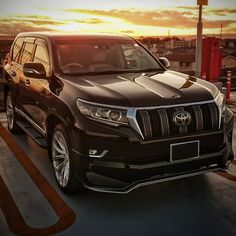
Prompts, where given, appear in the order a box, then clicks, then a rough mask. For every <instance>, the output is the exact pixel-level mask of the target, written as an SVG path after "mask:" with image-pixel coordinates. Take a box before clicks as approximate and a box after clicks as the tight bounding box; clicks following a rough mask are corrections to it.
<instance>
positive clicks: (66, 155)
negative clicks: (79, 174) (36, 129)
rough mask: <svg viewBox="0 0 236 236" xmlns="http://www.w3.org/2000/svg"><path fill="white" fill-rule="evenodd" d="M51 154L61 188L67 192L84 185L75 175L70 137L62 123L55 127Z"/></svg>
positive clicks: (74, 190)
mask: <svg viewBox="0 0 236 236" xmlns="http://www.w3.org/2000/svg"><path fill="white" fill-rule="evenodd" d="M51 155H52V165H53V170H54V174H55V177H56V181H57V183H58V185H59V187H60V189H61V190H62V191H63V192H65V193H73V192H76V191H77V190H78V189H79V187H82V186H81V184H80V183H79V181H78V180H77V178H76V176H75V170H74V167H73V164H72V157H71V146H70V142H69V137H68V135H67V133H66V130H65V128H64V127H63V125H62V124H59V125H57V126H56V127H55V128H54V131H53V134H52V141H51Z"/></svg>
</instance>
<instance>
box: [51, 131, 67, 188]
mask: <svg viewBox="0 0 236 236" xmlns="http://www.w3.org/2000/svg"><path fill="white" fill-rule="evenodd" d="M52 160H53V168H54V172H55V176H56V178H57V181H58V183H59V184H60V186H62V187H65V186H66V185H67V184H68V181H69V176H70V163H69V152H68V148H67V143H66V140H65V138H64V136H63V134H62V132H61V131H56V132H55V133H54V135H53V139H52Z"/></svg>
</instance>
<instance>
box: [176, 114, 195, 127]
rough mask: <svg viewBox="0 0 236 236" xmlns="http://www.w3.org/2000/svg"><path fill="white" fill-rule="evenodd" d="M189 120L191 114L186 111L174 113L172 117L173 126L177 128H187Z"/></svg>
mask: <svg viewBox="0 0 236 236" xmlns="http://www.w3.org/2000/svg"><path fill="white" fill-rule="evenodd" d="M191 119H192V118H191V114H190V113H189V112H187V111H179V112H176V113H175V114H174V116H173V121H174V124H175V125H177V126H187V125H188V124H189V123H190V122H191Z"/></svg>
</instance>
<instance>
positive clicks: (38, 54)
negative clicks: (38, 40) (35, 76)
mask: <svg viewBox="0 0 236 236" xmlns="http://www.w3.org/2000/svg"><path fill="white" fill-rule="evenodd" d="M33 62H37V63H42V64H43V65H44V67H45V70H46V75H50V63H49V56H48V51H47V48H46V47H45V46H43V45H37V46H36V50H35V54H34V60H33Z"/></svg>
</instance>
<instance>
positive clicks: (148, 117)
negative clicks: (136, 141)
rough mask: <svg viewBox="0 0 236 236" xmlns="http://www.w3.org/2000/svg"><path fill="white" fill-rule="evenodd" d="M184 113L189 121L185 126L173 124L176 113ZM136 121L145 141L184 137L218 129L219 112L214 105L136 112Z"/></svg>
mask: <svg viewBox="0 0 236 236" xmlns="http://www.w3.org/2000/svg"><path fill="white" fill-rule="evenodd" d="M181 111H186V112H188V113H190V115H191V121H190V123H189V124H188V125H186V126H177V125H176V124H175V123H174V114H175V113H176V112H181ZM136 119H137V122H138V124H139V127H140V129H141V131H142V134H143V136H144V138H145V139H146V140H150V139H156V138H162V137H170V136H178V135H186V134H192V133H198V132H205V131H214V130H217V129H218V128H219V110H218V107H217V105H216V104H215V103H208V104H200V105H198V104H196V105H191V106H178V107H177V106H176V107H171V108H157V109H147V110H138V111H137V114H136Z"/></svg>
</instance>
